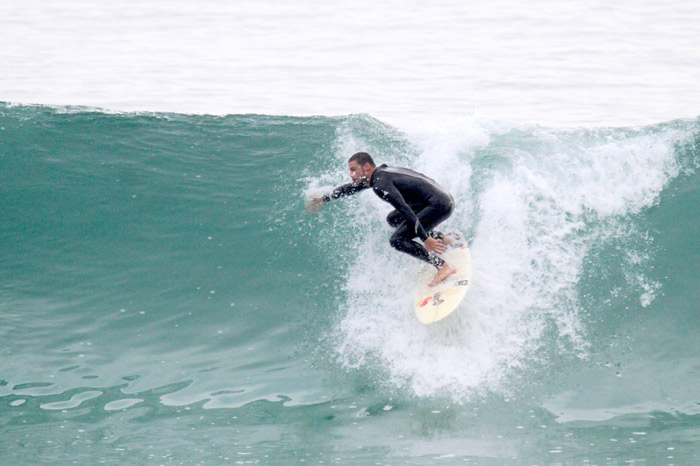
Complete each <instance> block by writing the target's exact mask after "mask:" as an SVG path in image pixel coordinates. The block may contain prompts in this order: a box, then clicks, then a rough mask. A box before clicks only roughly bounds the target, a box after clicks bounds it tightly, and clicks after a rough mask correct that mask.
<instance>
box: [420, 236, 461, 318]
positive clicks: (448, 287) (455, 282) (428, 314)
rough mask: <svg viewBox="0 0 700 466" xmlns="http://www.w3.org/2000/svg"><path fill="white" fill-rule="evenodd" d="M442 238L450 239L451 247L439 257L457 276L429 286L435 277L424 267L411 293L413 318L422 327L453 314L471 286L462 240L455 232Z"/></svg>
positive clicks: (432, 270) (433, 272)
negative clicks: (452, 268) (414, 317)
mask: <svg viewBox="0 0 700 466" xmlns="http://www.w3.org/2000/svg"><path fill="white" fill-rule="evenodd" d="M445 236H448V237H450V238H452V239H453V240H454V243H453V244H452V245H450V246H449V247H448V248H447V251H445V252H444V253H442V254H441V255H440V257H442V258H443V259H445V261H446V262H448V263H450V264H452V265H453V266H454V267H455V268H456V269H457V273H456V274H453V275H451V276H450V277H448V278H447V279H446V280H445V281H444V282H442V283H440V284H438V285H435V286H428V283H430V282H431V281H432V279H433V278H434V277H435V267H433V266H430V265H425V266H423V268H422V269H421V271H420V273H419V275H418V281H417V283H416V287H415V291H414V293H413V297H414V301H413V302H414V309H415V311H416V317H418V320H419V321H420V322H421V323H423V324H432V323H434V322H437V321H439V320H441V319H444V318H445V317H447V316H448V315H450V314H452V313H453V312H454V310H455V309H457V307H458V306H459V304H460V303H461V302H462V300H463V299H464V297H465V296H466V294H467V290H468V289H469V286H470V285H471V278H472V257H471V253H470V252H469V248H468V247H467V242H466V240H465V239H464V236H462V234H461V233H456V232H451V233H447V234H446V235H445Z"/></svg>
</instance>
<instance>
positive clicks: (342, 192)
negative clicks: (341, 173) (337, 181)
mask: <svg viewBox="0 0 700 466" xmlns="http://www.w3.org/2000/svg"><path fill="white" fill-rule="evenodd" d="M367 188H369V185H368V184H367V183H348V184H344V185H342V186H338V187H337V188H335V189H334V190H333V192H332V193H330V194H326V195H324V196H323V200H324V201H325V202H330V201H332V200H335V199H339V198H341V197H347V196H352V195H353V194H357V193H359V192H360V191H362V190H365V189H367Z"/></svg>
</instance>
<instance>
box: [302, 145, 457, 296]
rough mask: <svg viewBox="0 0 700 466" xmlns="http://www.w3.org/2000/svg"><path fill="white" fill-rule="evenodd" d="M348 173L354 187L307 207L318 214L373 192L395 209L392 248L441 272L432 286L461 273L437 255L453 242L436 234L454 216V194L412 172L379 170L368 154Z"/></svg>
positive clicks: (356, 157)
mask: <svg viewBox="0 0 700 466" xmlns="http://www.w3.org/2000/svg"><path fill="white" fill-rule="evenodd" d="M348 169H349V170H350V178H352V183H348V184H344V185H342V186H339V187H337V188H335V189H334V190H333V191H332V192H331V193H330V194H325V195H324V196H321V197H314V198H312V199H311V200H310V201H309V203H308V204H307V208H308V209H309V211H311V212H317V211H318V210H320V209H321V207H323V205H324V204H325V203H327V202H330V201H332V200H335V199H339V198H341V197H347V196H352V195H353V194H357V193H358V192H360V191H362V190H365V189H368V188H372V190H373V191H374V193H375V194H376V195H377V196H379V197H380V198H381V199H383V200H384V201H386V202H388V203H389V204H391V205H392V206H393V207H394V209H395V210H393V211H392V212H391V213H389V215H388V216H387V222H388V223H389V225H390V226H392V227H393V228H396V231H395V232H394V234H393V235H392V236H391V239H390V240H389V244H391V246H392V247H393V248H395V249H397V250H398V251H401V252H404V253H406V254H409V255H411V256H413V257H415V258H417V259H420V260H422V261H424V262H427V263H429V264H431V265H433V266H434V267H435V268H436V269H437V270H438V271H437V275H436V276H435V278H434V279H433V280H432V281H431V282H430V283H429V285H430V286H435V285H437V284H438V283H440V282H442V281H444V280H445V279H446V278H447V277H449V276H450V275H452V274H454V273H456V272H457V269H456V268H455V267H453V266H452V265H450V264H448V263H447V262H445V261H444V260H443V259H442V258H441V257H439V256H438V255H437V254H441V253H443V252H445V251H446V250H447V245H448V244H450V243H451V242H452V241H451V239H449V238H446V237H444V236H443V235H442V234H441V233H439V232H434V231H433V228H435V227H436V226H437V225H438V224H440V223H442V222H443V221H445V220H446V219H447V218H448V217H449V216H450V214H452V211H453V209H454V199H453V198H452V196H451V195H450V193H448V192H447V191H445V189H443V188H442V187H441V186H440V185H439V184H437V183H436V182H435V181H434V180H433V179H431V178H428V177H427V176H425V175H423V174H422V173H418V172H415V171H413V170H409V169H408V168H398V167H388V166H387V165H386V164H383V165H380V166H378V167H377V166H376V165H375V163H374V160H373V159H372V157H371V156H370V155H369V154H368V153H366V152H358V153H356V154H354V155H353V156H352V157H350V159H349V160H348ZM415 238H419V239H420V240H421V241H422V242H423V244H420V243H418V242H417V241H414V239H415Z"/></svg>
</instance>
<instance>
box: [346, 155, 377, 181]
mask: <svg viewBox="0 0 700 466" xmlns="http://www.w3.org/2000/svg"><path fill="white" fill-rule="evenodd" d="M375 167H376V165H375V164H374V160H373V159H372V156H371V155H369V154H368V153H367V152H358V153H356V154H353V155H352V157H350V158H349V159H348V169H349V170H350V178H352V181H360V180H369V179H370V178H371V177H372V173H373V172H374V168H375Z"/></svg>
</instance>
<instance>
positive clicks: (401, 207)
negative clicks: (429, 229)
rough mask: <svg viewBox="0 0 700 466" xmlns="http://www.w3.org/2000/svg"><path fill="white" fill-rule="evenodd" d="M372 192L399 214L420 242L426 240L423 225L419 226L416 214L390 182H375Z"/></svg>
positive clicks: (426, 236) (426, 235)
mask: <svg viewBox="0 0 700 466" xmlns="http://www.w3.org/2000/svg"><path fill="white" fill-rule="evenodd" d="M374 191H375V192H376V193H377V194H379V197H381V198H382V199H384V200H385V201H387V202H389V204H391V205H392V206H393V207H394V208H395V209H396V210H397V211H398V212H399V213H400V214H401V216H402V217H403V218H404V219H405V220H406V224H407V225H408V227H410V228H411V231H413V232H414V233H415V234H416V236H418V237H419V238H420V239H421V241H425V240H426V239H428V234H427V233H426V232H425V229H424V228H423V225H421V224H420V220H418V217H417V216H416V213H415V212H413V209H411V207H410V206H409V205H408V204H407V203H406V200H405V199H404V198H403V196H402V195H401V193H400V192H399V190H398V189H396V186H394V184H393V183H392V182H390V181H385V180H377V181H375V184H374Z"/></svg>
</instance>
